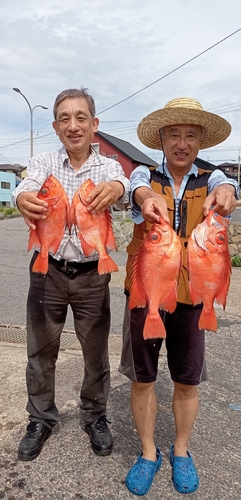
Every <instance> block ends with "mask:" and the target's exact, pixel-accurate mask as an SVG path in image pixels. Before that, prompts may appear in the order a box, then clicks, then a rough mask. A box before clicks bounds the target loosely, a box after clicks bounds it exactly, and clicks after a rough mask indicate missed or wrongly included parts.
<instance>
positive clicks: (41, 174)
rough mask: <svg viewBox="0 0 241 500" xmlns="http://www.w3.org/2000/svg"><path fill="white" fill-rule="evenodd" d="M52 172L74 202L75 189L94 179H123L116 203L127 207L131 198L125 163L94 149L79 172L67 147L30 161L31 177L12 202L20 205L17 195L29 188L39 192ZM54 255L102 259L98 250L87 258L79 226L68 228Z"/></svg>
mask: <svg viewBox="0 0 241 500" xmlns="http://www.w3.org/2000/svg"><path fill="white" fill-rule="evenodd" d="M49 175H53V176H54V177H56V179H58V181H59V182H60V184H62V186H63V188H64V190H65V191H66V193H67V195H68V198H69V202H70V203H71V202H72V199H73V197H74V194H75V191H76V190H77V189H78V188H79V186H80V185H81V184H83V182H85V181H86V180H87V179H88V178H90V179H91V180H92V181H93V182H94V183H95V184H96V185H97V184H99V183H100V182H111V181H119V182H121V183H122V184H123V186H124V195H123V197H122V198H121V199H119V200H118V201H117V202H116V203H115V206H116V207H117V208H118V209H119V210H124V209H125V208H126V206H127V205H128V204H129V200H130V182H129V180H128V179H127V178H126V177H125V174H124V171H123V169H122V166H121V165H120V163H119V162H117V161H115V160H113V159H112V158H106V157H105V156H102V155H99V154H97V153H96V152H95V151H94V150H93V149H92V150H91V154H90V156H89V158H88V159H87V160H86V162H85V163H84V164H83V165H82V167H81V168H80V169H79V170H78V171H76V170H75V169H74V168H73V167H72V166H71V164H70V159H69V156H68V154H67V152H66V149H65V147H64V146H63V147H62V148H61V149H59V150H57V151H52V152H48V153H47V152H46V153H40V154H38V155H36V156H34V157H33V158H31V159H30V160H29V165H28V168H27V177H26V178H25V179H23V180H22V181H21V182H20V184H19V185H18V186H17V188H16V189H15V190H14V191H13V194H12V202H13V205H15V206H17V197H18V195H19V194H20V193H22V192H26V191H28V192H29V191H32V192H38V191H39V190H40V188H41V186H42V185H43V183H44V181H45V180H46V179H47V177H48V176H49ZM54 257H55V258H56V259H57V260H59V259H62V258H64V259H66V260H75V261H78V262H87V261H91V260H98V257H99V256H98V252H94V253H93V254H92V255H91V256H90V257H86V256H85V255H84V253H83V251H82V247H81V243H80V240H79V238H78V236H77V234H76V230H75V227H74V226H72V228H71V232H69V230H68V229H66V231H65V234H64V237H63V239H62V241H61V243H60V246H59V248H58V250H57V252H56V254H55V255H54Z"/></svg>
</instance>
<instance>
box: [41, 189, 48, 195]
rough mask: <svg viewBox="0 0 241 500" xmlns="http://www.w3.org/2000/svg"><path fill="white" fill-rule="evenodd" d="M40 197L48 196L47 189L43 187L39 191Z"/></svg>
mask: <svg viewBox="0 0 241 500" xmlns="http://www.w3.org/2000/svg"><path fill="white" fill-rule="evenodd" d="M41 195H42V196H48V195H49V189H48V188H46V187H44V188H43V189H41Z"/></svg>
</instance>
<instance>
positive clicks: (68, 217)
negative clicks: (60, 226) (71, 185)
mask: <svg viewBox="0 0 241 500" xmlns="http://www.w3.org/2000/svg"><path fill="white" fill-rule="evenodd" d="M72 224H75V212H74V207H73V209H72V205H70V204H69V200H68V201H67V202H66V213H65V227H67V228H68V229H69V231H70V229H71V226H72Z"/></svg>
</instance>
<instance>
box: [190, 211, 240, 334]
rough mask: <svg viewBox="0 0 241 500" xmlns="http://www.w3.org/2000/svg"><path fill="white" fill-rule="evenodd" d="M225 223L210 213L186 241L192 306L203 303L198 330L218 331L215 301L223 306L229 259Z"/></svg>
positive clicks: (228, 281)
mask: <svg viewBox="0 0 241 500" xmlns="http://www.w3.org/2000/svg"><path fill="white" fill-rule="evenodd" d="M227 226H228V220H227V219H224V218H223V217H221V216H220V215H215V214H214V212H213V211H212V210H210V211H209V214H208V216H207V217H206V219H205V220H204V221H203V222H202V223H201V224H199V225H198V226H197V227H196V229H194V230H193V232H192V234H191V236H190V238H189V241H188V269H189V288H190V295H191V299H192V302H193V304H194V305H196V304H199V303H201V302H202V303H203V310H202V313H201V316H200V319H199V323H198V327H199V329H200V330H201V329H206V330H212V331H214V332H216V331H217V328H218V324H217V318H216V314H215V311H214V307H213V304H214V301H215V300H216V301H217V303H218V304H222V306H223V308H225V306H226V299H227V294H228V289H229V285H230V275H231V258H230V254H229V250H228V234H227Z"/></svg>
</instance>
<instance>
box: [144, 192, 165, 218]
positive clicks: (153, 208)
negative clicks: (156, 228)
mask: <svg viewBox="0 0 241 500" xmlns="http://www.w3.org/2000/svg"><path fill="white" fill-rule="evenodd" d="M141 212H142V217H143V219H145V220H146V221H147V222H150V223H151V224H153V223H154V222H160V216H162V218H163V219H164V220H165V221H166V222H168V223H169V224H170V219H169V216H168V211H167V204H166V201H165V200H164V198H163V197H162V196H158V197H156V196H155V197H153V198H147V199H145V200H144V201H143V203H142V205H141Z"/></svg>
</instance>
